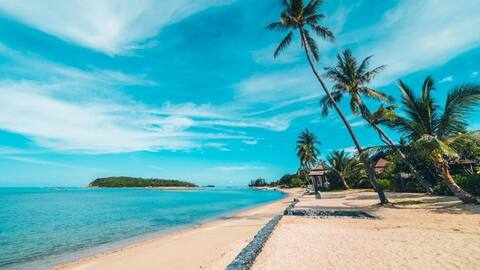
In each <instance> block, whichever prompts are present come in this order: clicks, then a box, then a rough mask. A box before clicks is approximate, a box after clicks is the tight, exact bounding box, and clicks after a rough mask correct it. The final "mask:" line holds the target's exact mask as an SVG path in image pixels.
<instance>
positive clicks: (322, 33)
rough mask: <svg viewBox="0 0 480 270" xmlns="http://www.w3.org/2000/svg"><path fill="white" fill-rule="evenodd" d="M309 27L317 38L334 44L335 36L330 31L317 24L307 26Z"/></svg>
mask: <svg viewBox="0 0 480 270" xmlns="http://www.w3.org/2000/svg"><path fill="white" fill-rule="evenodd" d="M309 26H310V27H311V28H312V29H313V31H315V33H316V34H317V36H319V37H321V38H323V39H325V40H328V41H331V42H335V35H334V34H333V32H332V31H330V29H328V28H326V27H325V26H321V25H318V24H309Z"/></svg>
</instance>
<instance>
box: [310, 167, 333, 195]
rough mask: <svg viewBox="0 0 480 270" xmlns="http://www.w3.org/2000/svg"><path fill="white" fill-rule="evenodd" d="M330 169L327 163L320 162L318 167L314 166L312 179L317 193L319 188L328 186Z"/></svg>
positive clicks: (311, 172)
mask: <svg viewBox="0 0 480 270" xmlns="http://www.w3.org/2000/svg"><path fill="white" fill-rule="evenodd" d="M329 171H330V168H328V167H327V166H326V165H325V164H323V163H322V164H320V165H318V166H317V167H315V168H313V169H312V170H311V171H310V173H309V174H308V175H309V176H310V179H311V180H312V185H313V190H314V191H315V194H318V189H319V188H321V189H325V188H328V181H327V173H328V172H329Z"/></svg>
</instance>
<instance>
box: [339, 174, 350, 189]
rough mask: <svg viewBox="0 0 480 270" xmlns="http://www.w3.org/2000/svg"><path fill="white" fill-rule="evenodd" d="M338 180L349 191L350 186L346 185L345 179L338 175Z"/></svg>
mask: <svg viewBox="0 0 480 270" xmlns="http://www.w3.org/2000/svg"><path fill="white" fill-rule="evenodd" d="M340 180H341V181H342V184H343V186H344V187H345V188H346V189H350V186H349V185H348V184H347V180H346V179H345V176H343V175H342V174H340Z"/></svg>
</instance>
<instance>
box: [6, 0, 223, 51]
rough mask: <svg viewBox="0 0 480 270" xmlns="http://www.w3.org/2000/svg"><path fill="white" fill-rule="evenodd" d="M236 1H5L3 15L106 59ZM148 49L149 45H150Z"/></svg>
mask: <svg viewBox="0 0 480 270" xmlns="http://www.w3.org/2000/svg"><path fill="white" fill-rule="evenodd" d="M230 2H232V1H231V0H202V1H187V0H162V1H155V0H69V1H63V0H43V1H36V0H24V1H8V0H1V1H0V10H1V11H3V12H4V13H7V14H9V15H11V16H13V17H15V18H17V19H18V20H20V21H22V22H24V23H26V24H28V25H30V26H32V27H35V28H38V29H40V30H41V31H44V32H46V33H49V34H52V35H55V36H58V37H60V38H62V39H64V40H67V41H70V42H74V43H77V44H79V45H81V46H85V47H88V48H92V49H95V50H98V51H101V52H104V53H107V54H111V55H113V54H119V53H125V52H128V51H129V50H131V49H133V48H136V47H139V46H142V45H141V44H140V45H139V44H138V43H140V42H142V41H144V40H146V39H148V38H150V37H152V36H154V35H155V34H157V33H158V32H159V31H160V30H161V29H162V28H163V27H165V26H167V25H169V24H172V23H175V22H177V21H179V20H181V19H183V18H186V17H188V16H190V15H192V14H194V13H197V12H199V11H202V10H204V9H206V8H208V7H211V6H215V5H220V4H226V3H230ZM148 44H150V43H147V45H143V46H150V45H148Z"/></svg>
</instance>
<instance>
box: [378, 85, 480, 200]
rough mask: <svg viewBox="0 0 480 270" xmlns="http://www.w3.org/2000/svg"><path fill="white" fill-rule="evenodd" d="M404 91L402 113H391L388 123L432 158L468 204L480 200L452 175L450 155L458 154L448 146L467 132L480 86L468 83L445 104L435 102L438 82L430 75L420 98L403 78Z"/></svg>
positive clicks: (452, 90) (447, 183)
mask: <svg viewBox="0 0 480 270" xmlns="http://www.w3.org/2000/svg"><path fill="white" fill-rule="evenodd" d="M398 86H399V88H400V91H401V93H402V105H403V108H402V112H403V114H402V115H398V114H394V113H393V112H390V115H389V116H388V118H387V121H386V123H387V124H389V125H390V126H391V127H393V128H395V129H396V130H398V131H400V132H402V133H403V134H405V136H406V138H407V139H408V140H409V141H411V142H413V146H414V148H415V149H416V150H417V154H419V155H423V156H425V157H427V158H428V159H430V160H432V161H433V162H434V164H435V169H436V171H437V173H438V176H439V177H440V178H441V179H442V180H443V181H444V183H445V184H446V185H447V186H448V187H449V188H450V190H451V191H452V192H453V193H454V194H455V196H457V197H458V198H459V199H460V200H461V201H463V202H464V203H478V201H477V199H476V198H475V197H473V196H472V195H471V194H469V193H468V192H466V191H464V190H463V189H462V188H460V187H459V186H458V185H457V184H456V183H455V181H454V180H453V177H452V176H451V175H450V170H449V166H448V158H449V157H454V158H455V157H457V154H456V153H455V151H454V150H453V149H452V148H451V147H449V146H448V144H449V138H451V137H454V136H456V135H458V134H463V133H465V132H466V127H467V122H466V117H467V116H468V115H469V114H470V113H472V112H473V111H474V109H475V106H476V105H479V104H480V85H474V84H465V85H461V86H458V87H455V88H453V89H451V90H450V91H449V92H448V95H447V98H446V101H445V105H444V106H443V108H442V106H441V105H440V104H438V103H436V102H435V100H434V99H433V97H432V94H431V93H432V91H433V90H434V89H435V84H434V81H433V79H432V77H427V78H426V79H425V81H424V83H423V86H422V89H421V96H419V97H417V96H416V95H415V94H414V92H413V90H412V89H411V88H410V87H409V86H408V85H406V84H405V83H404V82H403V81H399V85H398Z"/></svg>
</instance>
